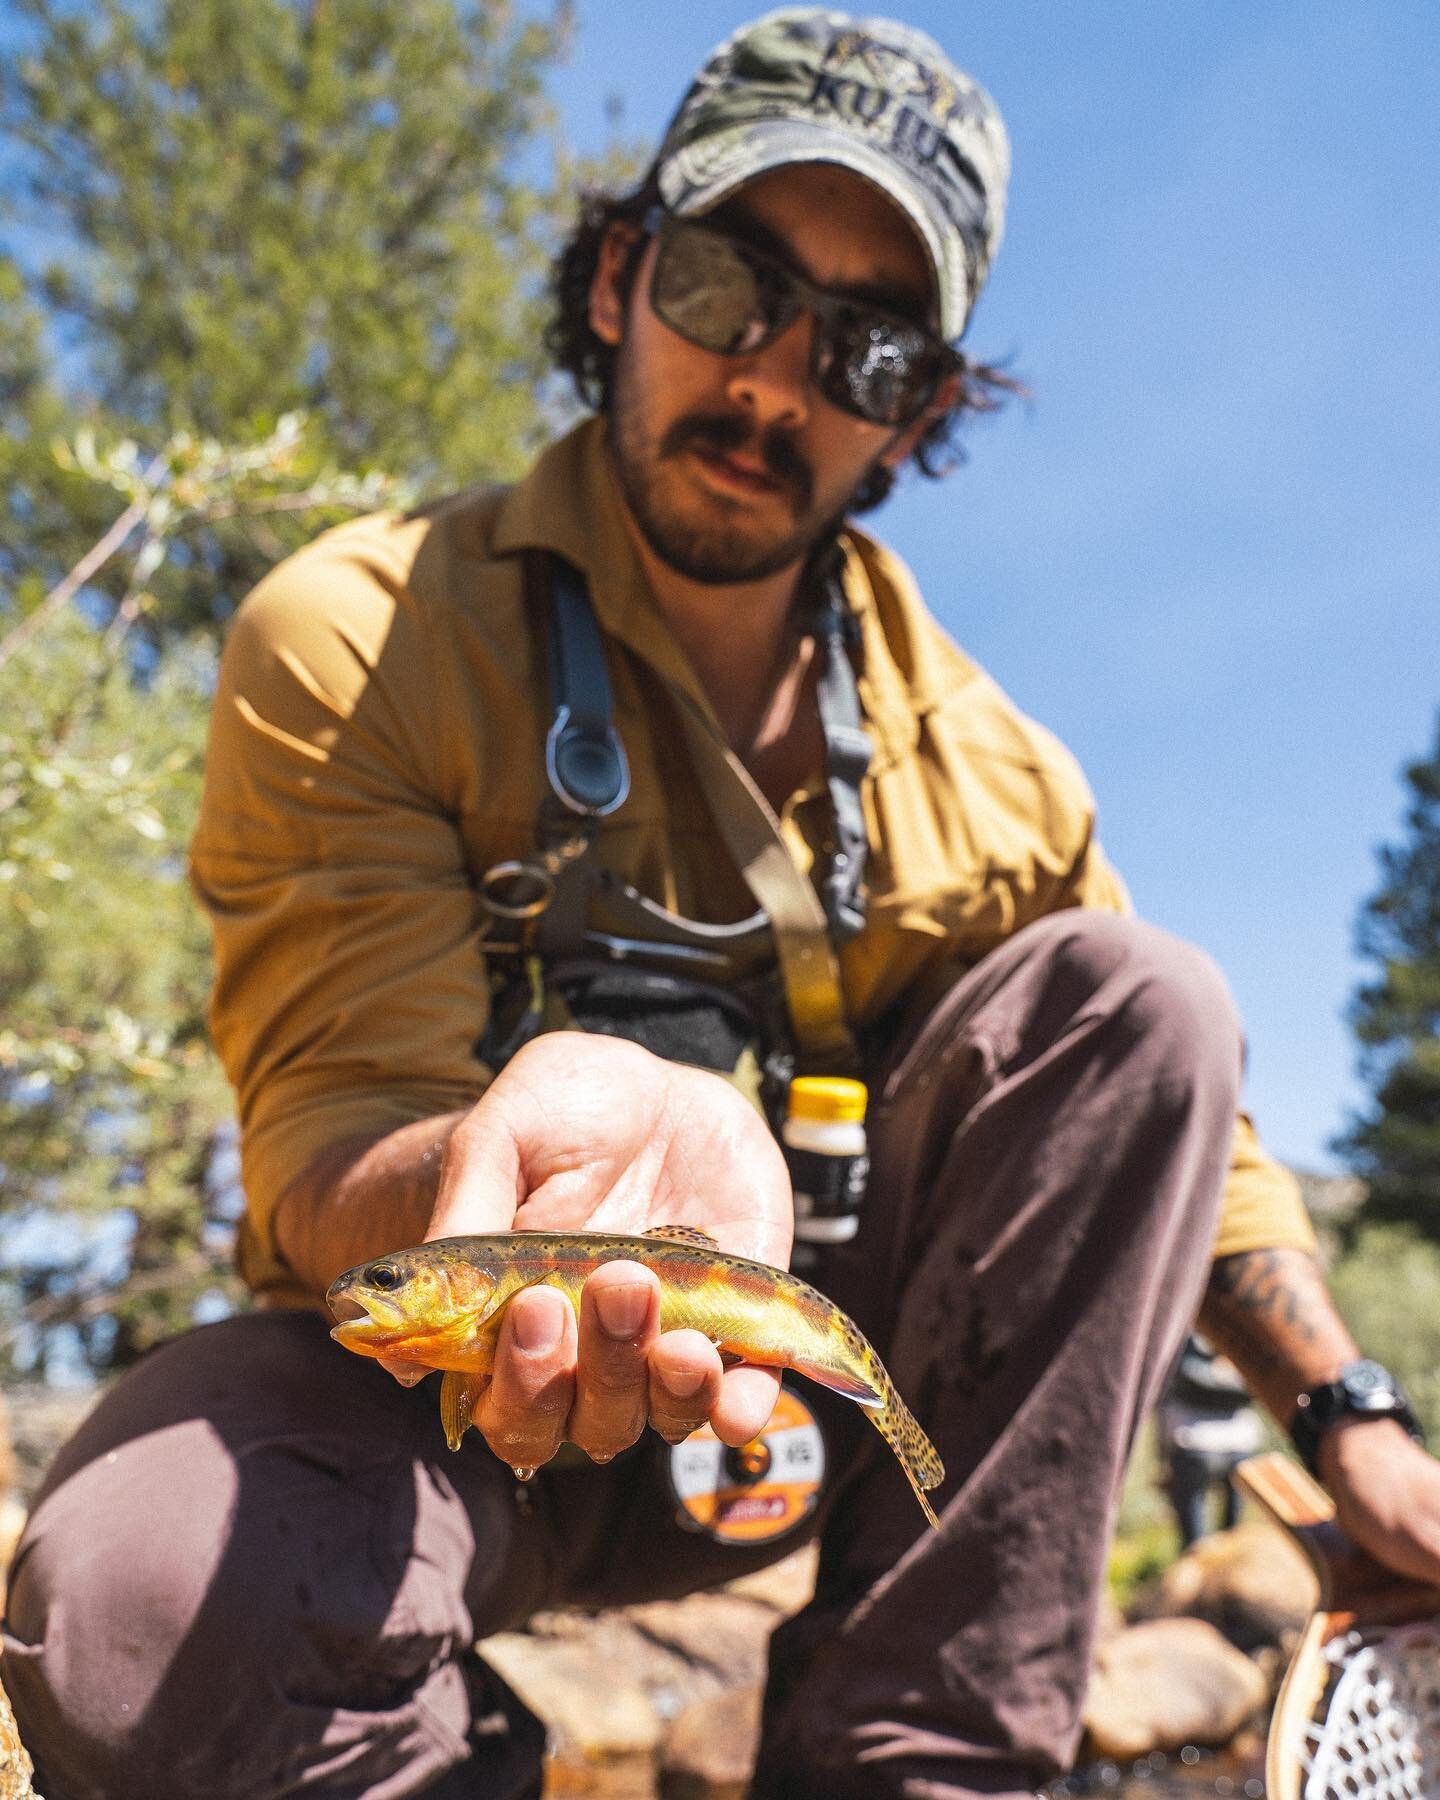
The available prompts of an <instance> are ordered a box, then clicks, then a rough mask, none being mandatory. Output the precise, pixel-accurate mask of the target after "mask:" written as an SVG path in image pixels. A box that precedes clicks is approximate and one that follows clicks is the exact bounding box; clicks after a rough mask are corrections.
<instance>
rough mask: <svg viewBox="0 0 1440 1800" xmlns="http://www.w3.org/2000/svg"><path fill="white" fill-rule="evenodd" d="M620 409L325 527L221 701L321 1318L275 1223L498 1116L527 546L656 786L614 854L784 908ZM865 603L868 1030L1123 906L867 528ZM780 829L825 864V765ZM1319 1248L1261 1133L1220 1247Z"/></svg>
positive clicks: (535, 647)
mask: <svg viewBox="0 0 1440 1800" xmlns="http://www.w3.org/2000/svg"><path fill="white" fill-rule="evenodd" d="M619 508H620V503H619V498H618V492H617V489H616V487H615V484H614V480H613V477H612V474H611V472H610V466H609V459H608V456H607V454H606V450H605V428H604V426H603V424H602V423H600V422H599V421H593V420H592V421H590V422H589V423H587V424H585V425H583V426H580V427H579V428H577V429H576V430H575V431H573V432H572V433H571V434H570V435H569V436H568V437H566V438H564V439H562V440H561V441H560V442H559V443H557V444H556V445H554V446H553V447H552V448H551V449H550V450H549V451H547V452H546V454H545V455H544V456H543V457H541V459H540V461H539V462H538V463H537V465H536V466H535V468H534V469H533V470H532V472H531V474H530V475H529V476H528V478H527V479H526V480H525V481H523V482H522V483H521V484H520V485H519V486H518V487H515V488H511V489H488V490H474V491H471V492H467V493H464V494H460V495H457V496H455V497H453V498H451V499H448V500H443V501H440V502H438V503H437V504H435V505H434V506H431V507H428V508H426V509H424V510H422V511H421V512H419V513H417V514H414V515H411V516H409V517H403V518H400V517H395V516H389V515H377V516H375V517H371V518H365V519H359V520H356V521H355V522H353V523H350V524H347V525H343V526H340V527H339V528H338V529H336V530H333V531H330V532H327V533H326V534H325V535H324V536H323V537H321V538H319V539H318V540H317V541H316V542H315V543H313V544H311V545H310V546H309V547H308V548H306V549H305V550H302V551H301V552H300V553H299V554H298V555H296V556H293V557H291V558H290V559H289V560H288V561H286V562H285V563H283V564H281V565H280V567H279V568H277V569H276V570H274V572H273V573H272V574H270V575H269V576H268V577H267V578H266V579H265V580H264V581H262V582H261V583H260V585H259V586H258V587H257V588H256V589H255V591H254V592H253V593H252V594H251V595H250V596H249V598H248V599H247V600H246V601H245V603H244V605H243V606H242V607H241V609H240V612H239V614H238V616H237V618H236V621H235V625H234V627H233V629H232V631H231V634H230V638H229V642H228V644H227V647H226V651H225V655H224V659H223V663H222V668H221V676H220V683H219V688H218V691H217V694H216V697H215V706H214V715H213V720H212V725H211V736H210V748H209V755H208V759H207V765H206V778H205V792H204V799H203V803H202V807H201V816H200V822H199V827H198V830H197V832H196V836H195V840H194V844H193V848H192V875H193V879H194V883H195V887H196V891H197V893H198V894H199V896H200V899H201V901H202V903H203V904H204V906H205V907H206V908H207V910H208V911H209V913H210V916H211V919H212V921H213V925H214V932H215V947H216V960H217V977H216V984H215V992H214V996H213V1001H212V1006H211V1024H212V1029H213V1032H214V1036H215V1041H216V1044H217V1046H218V1048H219V1051H220V1055H221V1058H222V1060H223V1061H224V1064H225V1067H226V1069H227V1071H228V1073H229V1076H230V1079H231V1081H232V1082H233V1083H234V1085H235V1088H236V1091H237V1094H238V1096H239V1105H240V1118H241V1127H242V1157H243V1169H244V1183H245V1190H246V1196H247V1203H248V1210H247V1214H246V1219H245V1223H244V1227H243V1229H242V1234H241V1252H240V1255H241V1267H242V1272H243V1274H244V1275H245V1278H246V1279H247V1281H248V1282H249V1283H250V1284H251V1286H252V1287H253V1288H255V1289H256V1290H257V1292H259V1293H260V1294H261V1295H262V1296H263V1297H265V1298H267V1299H269V1300H271V1301H273V1302H279V1303H283V1302H285V1301H288V1300H297V1301H298V1300H299V1299H301V1298H302V1295H301V1293H300V1290H299V1288H298V1285H297V1284H296V1283H295V1282H294V1280H293V1278H292V1277H291V1276H290V1275H289V1274H288V1272H287V1271H286V1269H285V1267H284V1264H283V1262H282V1260H281V1258H280V1257H279V1255H278V1253H277V1251H276V1247H275V1242H274V1236H273V1229H272V1221H273V1216H274V1210H275V1203H276V1201H277V1199H278V1198H279V1196H280V1194H281V1193H282V1192H283V1190H284V1188H285V1187H286V1186H287V1185H288V1183H289V1182H290V1181H291V1180H293V1179H294V1177H295V1176H296V1175H298V1174H299V1173H300V1171H301V1170H302V1169H303V1168H304V1167H305V1165H306V1164H307V1163H308V1162H309V1161H310V1160H311V1159H312V1158H313V1157H314V1156H315V1155H316V1154H317V1152H319V1151H320V1150H322V1149H324V1148H326V1147H327V1146H328V1145H331V1144H333V1143H336V1142H338V1141H340V1140H341V1139H344V1138H348V1137H352V1136H355V1135H357V1134H360V1133H364V1132H371V1133H380V1132H384V1131H386V1130H390V1129H393V1128H394V1127H396V1126H399V1125H402V1124H407V1123H410V1122H411V1121H413V1120H416V1119H421V1118H425V1117H427V1116H430V1115H434V1114H438V1113H442V1112H448V1111H451V1110H453V1109H455V1108H459V1107H463V1106H466V1105H468V1104H470V1103H471V1102H473V1101H474V1100H475V1099H476V1098H477V1097H478V1096H479V1095H480V1094H481V1093H482V1092H483V1091H484V1089H485V1087H486V1085H487V1083H488V1081H489V1080H490V1078H491V1074H492V1071H491V1070H489V1069H488V1068H487V1067H486V1066H485V1065H484V1064H483V1063H482V1062H481V1061H480V1060H479V1058H478V1055H477V1052H476V1043H477V1040H478V1038H479V1037H480V1035H481V1032H482V1031H483V1029H484V1026H485V1022H486V1019H487V1017H488V1009H489V987H488V979H487V971H486V964H485V957H484V955H483V953H482V950H481V947H480V942H479V932H480V926H481V921H482V914H481V909H480V906H479V902H478V899H477V895H476V883H477V881H478V879H479V877H480V876H481V875H482V874H483V873H484V871H485V870H486V869H488V868H490V867H491V866H492V865H493V864H495V863H496V862H499V861H501V860H504V859H506V858H511V857H521V856H524V855H525V854H526V853H527V852H528V851H529V850H530V849H531V848H532V847H533V843H534V831H535V820H536V814H537V811H538V808H539V805H540V801H541V798H542V794H543V791H544V779H545V777H544V739H545V733H546V730H547V729H548V726H549V723H550V707H551V702H550V695H549V682H548V673H547V667H546V661H545V653H544V633H543V630H540V631H537V630H536V629H535V625H534V622H533V621H532V617H531V613H530V608H529V606H528V604H527V600H526V595H525V587H524V581H523V552H525V551H526V550H530V549H550V550H554V551H558V552H559V553H560V554H561V555H563V556H565V557H567V558H569V559H570V561H572V562H573V563H575V564H576V565H577V566H578V567H580V568H581V569H583V570H584V571H585V573H586V576H587V577H588V580H589V583H590V587H591V593H592V596H593V599H594V605H595V610H596V614H597V617H598V620H599V623H600V628H601V632H602V634H603V637H604V640H605V645H606V653H607V658H608V663H609V668H610V674H611V680H612V683H613V686H614V690H615V712H616V724H617V726H618V728H619V731H620V734H621V736H622V738H623V740H624V743H625V749H626V754H627V756H628V758H629V762H630V768H631V777H632V786H631V792H630V796H629V798H628V799H627V800H626V802H625V804H624V805H623V806H622V807H621V808H620V809H619V811H618V812H616V813H615V814H613V815H612V816H611V817H610V818H608V819H606V820H605V821H604V823H603V825H602V827H601V829H600V832H599V834H598V837H597V838H596V840H595V843H594V845H593V847H592V849H591V852H590V854H591V855H592V856H593V857H595V858H596V859H597V861H598V862H599V863H600V864H601V865H603V866H605V867H609V868H612V869H614V870H615V871H617V872H618V873H620V874H622V875H623V876H624V877H625V879H626V880H628V881H629V882H631V883H632V884H633V885H634V886H636V887H638V888H639V889H641V890H642V891H643V892H645V893H648V894H649V895H651V896H652V897H653V898H654V899H656V900H658V901H660V902H661V903H662V904H664V905H666V906H668V907H671V908H672V909H674V910H676V911H679V912H682V913H684V914H687V915H688V916H690V917H692V918H696V919H701V920H706V921H712V922H721V921H728V920H732V919H738V918H741V917H744V916H746V915H748V914H749V913H750V912H752V911H753V906H754V903H753V900H752V898H751V896H750V895H749V894H748V892H747V891H746V890H745V888H744V886H743V884H742V882H741V880H740V877H739V875H738V874H737V872H736V870H735V868H734V866H733V864H732V863H731V860H730V858H729V856H728V854H727V852H726V850H725V848H724V846H723V843H722V842H721V840H720V838H719V836H718V835H717V833H716V830H715V828H714V826H713V824H712V822H711V817H710V814H709V811H708V808H707V805H706V802H705V799H704V796H703V793H702V791H701V789H700V787H699V786H698V784H697V781H696V778H695V776H694V774H693V772H692V771H691V769H690V766H689V763H688V760H687V758H686V756H685V753H684V750H683V739H682V737H681V733H680V731H679V729H678V726H677V721H676V713H675V705H676V701H675V692H676V690H679V691H681V692H684V693H688V694H689V695H690V696H692V698H694V699H695V700H697V701H698V702H699V704H700V705H701V706H702V707H703V706H707V704H708V703H707V702H706V701H705V698H704V695H703V693H702V691H701V690H700V688H699V686H698V684H697V682H696V679H695V676H694V674H693V673H692V671H691V670H690V668H689V667H688V665H687V663H686V661H685V659H684V657H683V655H682V653H681V651H680V650H679V648H678V646H677V645H676V643H675V640H674V638H673V637H672V636H671V634H670V632H669V630H668V628H667V626H666V623H665V620H664V617H663V615H662V614H661V612H660V610H659V608H658V607H657V606H656V604H655V602H654V600H653V599H652V597H651V595H650V593H649V590H648V587H647V584H646V581H645V578H644V576H643V574H642V572H641V570H640V567H639V564H638V563H637V561H636V558H635V555H634V552H633V549H632V547H631V543H630V539H629V536H628V534H627V532H626V529H625V526H624V523H623V521H622V518H621V515H620V509H619ZM844 544H845V568H844V573H843V581H844V585H845V589H846V594H847V597H848V599H849V601H850V604H851V606H852V608H853V609H854V611H855V613H856V615H857V617H858V619H859V622H860V630H861V657H860V661H861V667H862V673H861V675H860V682H859V687H860V699H861V706H862V709H863V711H864V714H865V722H866V726H867V728H868V730H869V732H870V735H871V737H872V739H873V741H874V745H875V754H874V757H873V760H872V763H871V767H870V771H869V773H868V775H867V776H866V777H865V780H864V784H863V788H862V795H861V798H862V804H863V808H864V816H865V822H866V827H867V832H868V837H869V845H870V850H869V860H868V863H867V869H866V877H867V892H868V908H867V921H866V925H865V929H864V931H863V932H862V933H861V934H860V935H859V936H858V937H857V938H855V939H854V940H853V941H852V942H851V943H849V944H848V945H847V946H846V947H845V949H844V951H843V953H842V957H841V970H842V977H843V984H844V990H845V999H846V1004H847V1010H848V1012H849V1015H850V1018H851V1020H852V1021H853V1023H854V1024H855V1026H856V1027H857V1029H860V1030H863V1029H864V1027H865V1026H866V1025H867V1024H868V1023H871V1022H873V1021H874V1020H876V1019H877V1018H878V1017H879V1016H880V1015H881V1014H882V1013H884V1012H885V1011H886V1010H887V1009H888V1008H889V1007H891V1006H892V1005H893V1004H894V1003H895V1002H896V1001H897V1000H899V999H901V998H903V997H904V996H905V995H906V994H907V993H908V992H910V991H911V990H912V989H913V988H914V987H915V985H916V984H917V983H919V982H922V981H924V980H926V979H927V978H928V977H930V976H932V975H934V974H935V973H936V972H937V970H938V969H939V968H940V966H941V965H942V964H946V963H951V964H953V963H954V962H955V961H957V960H958V961H961V962H966V963H968V962H973V961H975V960H976V959H978V958H979V957H981V956H983V955H984V954H985V952H986V951H987V950H989V949H991V948H992V947H993V946H995V945H996V944H998V943H999V942H1001V941H1002V940H1003V939H1004V938H1005V937H1007V936H1008V935H1009V934H1010V933H1011V932H1014V931H1016V930H1018V929H1019V928H1020V927H1021V926H1023V925H1025V924H1027V923H1028V922H1029V921H1031V920H1033V919H1036V918H1039V917H1041V916H1042V915H1043V914H1045V913H1049V912H1052V911H1054V910H1056V909H1057V908H1060V907H1067V906H1093V907H1102V908H1108V909H1111V910H1123V909H1124V908H1125V907H1126V906H1127V905H1128V901H1127V899H1126V895H1125V890H1124V888H1123V885H1122V884H1121V882H1120V880H1119V878H1118V877H1117V876H1116V874H1115V873H1114V871H1113V870H1112V869H1111V867H1110V865H1109V863H1108V862H1107V861H1106V859H1105V857H1104V855H1103V853H1102V851H1101V850H1100V847H1099V845H1098V844H1097V842H1096V840H1095V836H1094V805H1093V802H1092V799H1091V796H1090V793H1089V790H1088V788H1087V786H1086V784H1085V781H1084V778H1083V777H1082V775H1081V774H1080V771H1079V769H1078V768H1077V766H1076V764H1075V763H1074V761H1073V759H1072V758H1071V757H1070V755H1069V754H1068V753H1067V752H1066V751H1065V750H1064V748H1063V747H1062V746H1061V745H1060V744H1059V743H1058V742H1057V741H1056V740H1055V739H1054V738H1053V737H1052V736H1051V735H1050V734H1049V733H1048V732H1046V731H1045V730H1043V729H1042V728H1041V727H1040V726H1038V725H1036V724H1034V723H1033V722H1032V721H1030V720H1029V719H1027V718H1025V717H1024V715H1023V714H1021V713H1020V712H1019V711H1018V710H1017V709H1016V708H1015V707H1014V706H1013V705H1012V704H1011V702H1010V701H1009V700H1008V699H1007V698H1006V697H1005V696H1004V694H1002V693H1001V692H1000V690H999V689H998V688H997V687H996V686H995V684H994V683H993V682H992V681H991V680H990V679H989V678H988V677H987V676H986V675H985V674H984V673H983V672H982V671H981V670H980V669H978V668H977V667H976V666H975V664H974V663H973V662H971V661H970V660H969V658H967V657H966V656H965V655H964V654H963V653H962V652H961V651H960V650H959V649H957V648H956V647H955V645H954V644H953V643H952V642H951V641H950V640H949V639H948V638H947V637H946V635H945V634H944V633H943V632H942V631H941V629H940V627H939V626H938V625H937V624H936V622H935V621H934V620H933V619H932V618H931V617H930V615H929V613H928V612H927V611H926V610H925V607H924V605H923V603H922V601H921V599H920V597H919V595H918V593H917V592H916V589H915V586H914V583H913V581H912V580H911V577H910V575H909V573H908V571H907V570H906V569H905V568H904V566H903V565H902V564H901V563H900V562H899V561H898V559H897V558H895V557H894V556H893V555H891V554H890V553H889V552H888V551H887V550H885V549H884V548H883V547H882V546H880V545H879V544H877V543H875V542H874V540H873V539H871V538H869V537H868V536H866V535H865V534H863V533H862V532H860V531H857V530H853V529H852V530H850V531H848V532H847V533H846V534H845V539H844ZM780 817H781V825H782V829H783V832H784V835H785V838H786V841H787V844H788V846H789V848H790V850H791V853H792V854H793V856H794V857H795V859H796V861H797V863H798V864H799V865H800V867H801V868H802V869H804V870H807V871H808V870H809V869H810V867H811V866H812V864H813V862H814V861H815V859H816V858H817V856H819V855H821V854H822V846H823V844H824V840H825V837H826V833H827V829H828V826H829V821H830V803H829V798H828V794H827V792H826V789H825V784H824V779H823V773H822V771H821V770H820V769H819V768H817V769H816V770H815V771H814V774H813V777H812V778H811V779H810V780H809V781H808V782H807V783H806V784H805V785H804V786H802V787H801V788H800V789H799V790H797V792H796V793H794V794H793V795H792V796H791V797H790V799H789V800H788V801H787V802H786V803H785V805H784V807H783V808H782V810H781V815H780ZM1276 1245H1292V1246H1296V1247H1299V1248H1303V1249H1308V1248H1310V1247H1311V1246H1312V1245H1313V1236H1312V1234H1311V1232H1310V1228H1309V1225H1308V1222H1307V1221H1306V1218H1305V1214H1304V1210H1303V1207H1302V1205H1301V1203H1300V1198H1299V1192H1298V1189H1297V1187H1296V1185H1295V1183H1294V1181H1293V1180H1292V1179H1291V1178H1290V1177H1289V1176H1288V1175H1287V1174H1286V1173H1285V1171H1283V1170H1282V1169H1281V1168H1280V1167H1279V1166H1278V1165H1277V1164H1276V1163H1274V1162H1273V1161H1272V1160H1271V1159H1270V1158H1269V1157H1268V1156H1266V1155H1265V1153H1264V1152H1263V1151H1262V1150H1261V1148H1260V1146H1259V1144H1258V1143H1257V1141H1256V1138H1255V1135H1254V1133H1253V1131H1252V1130H1251V1128H1250V1125H1249V1122H1248V1121H1247V1120H1245V1119H1244V1118H1243V1117H1242V1118H1241V1120H1240V1121H1239V1122H1238V1124H1237V1128H1236V1135H1235V1145H1234V1156H1233V1161H1232V1167H1231V1173H1230V1178H1229V1182H1228V1185H1227V1188H1226V1193H1225V1201H1224V1207H1223V1211H1222V1217H1221V1223H1220V1229H1219V1236H1218V1239H1217V1242H1216V1246H1215V1248H1216V1253H1217V1254H1229V1253H1233V1252H1236V1251H1240V1250H1250V1249H1259V1248H1268V1247H1271V1246H1276Z"/></svg>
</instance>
